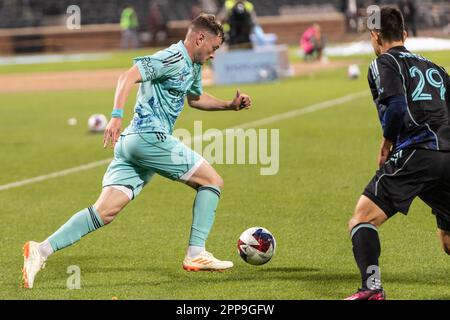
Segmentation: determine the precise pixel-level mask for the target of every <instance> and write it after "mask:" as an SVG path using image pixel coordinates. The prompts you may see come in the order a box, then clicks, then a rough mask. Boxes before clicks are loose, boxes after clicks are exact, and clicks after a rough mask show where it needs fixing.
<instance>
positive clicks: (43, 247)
mask: <svg viewBox="0 0 450 320" xmlns="http://www.w3.org/2000/svg"><path fill="white" fill-rule="evenodd" d="M38 250H39V253H40V254H41V256H42V257H43V258H44V259H46V260H47V258H48V257H49V256H50V255H51V254H52V253H53V248H52V245H51V244H50V242H49V241H48V240H44V241H42V242H41V243H39V246H38Z"/></svg>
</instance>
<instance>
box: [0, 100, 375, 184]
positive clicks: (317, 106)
mask: <svg viewBox="0 0 450 320" xmlns="http://www.w3.org/2000/svg"><path fill="white" fill-rule="evenodd" d="M367 94H368V92H367V91H361V92H357V93H353V94H349V95H346V96H343V97H340V98H336V99H332V100H328V101H324V102H319V103H316V104H312V105H310V106H307V107H304V108H300V109H296V110H292V111H287V112H283V113H280V114H277V115H274V116H270V117H267V118H263V119H260V120H256V121H251V122H246V123H243V124H240V125H237V126H234V127H232V128H231V129H237V128H242V129H245V128H253V127H260V126H262V125H266V124H269V123H274V122H277V121H281V120H286V119H291V118H294V117H299V116H302V115H304V114H308V113H312V112H315V111H319V110H322V109H327V108H330V107H334V106H338V105H341V104H343V103H345V102H349V101H352V100H355V99H357V98H360V97H363V96H366V95H367ZM228 129H230V128H228ZM225 130H226V129H224V130H222V131H223V132H225ZM200 137H201V136H198V137H197V136H196V137H194V139H195V140H197V139H199V138H200ZM112 159H113V158H108V159H104V160H100V161H95V162H91V163H87V164H84V165H81V166H78V167H73V168H69V169H65V170H61V171H56V172H53V173H50V174H46V175H42V176H38V177H34V178H30V179H25V180H20V181H16V182H12V183H8V184H4V185H0V191H3V190H8V189H13V188H17V187H21V186H24V185H27V184H32V183H36V182H40V181H44V180H48V179H52V178H57V177H62V176H66V175H69V174H72V173H76V172H81V171H85V170H89V169H92V168H96V167H100V166H102V165H105V164H107V163H109V162H111V160H112Z"/></svg>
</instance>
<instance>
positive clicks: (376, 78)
mask: <svg viewBox="0 0 450 320" xmlns="http://www.w3.org/2000/svg"><path fill="white" fill-rule="evenodd" d="M368 80H369V86H370V90H371V92H372V96H373V100H374V102H375V105H376V107H377V110H378V116H379V118H380V121H381V125H382V127H383V129H384V113H385V111H386V108H387V106H386V105H385V103H386V101H387V100H388V98H390V97H392V96H399V95H400V96H405V98H406V102H407V110H406V112H405V113H404V116H403V120H402V121H403V123H402V126H401V130H400V133H399V134H398V135H397V139H396V141H393V143H394V150H395V151H397V150H401V149H408V148H417V149H430V150H445V151H450V125H449V108H450V78H449V75H448V74H447V72H446V71H445V70H444V69H443V68H441V67H439V66H437V65H436V64H434V63H433V62H431V61H430V60H428V59H426V58H424V57H422V56H420V55H417V54H414V53H411V52H409V51H408V50H406V48H405V47H402V46H399V47H394V48H391V49H389V50H388V51H387V52H386V53H383V54H381V55H380V56H379V57H377V58H376V59H375V60H373V61H372V63H371V64H370V66H369V73H368Z"/></svg>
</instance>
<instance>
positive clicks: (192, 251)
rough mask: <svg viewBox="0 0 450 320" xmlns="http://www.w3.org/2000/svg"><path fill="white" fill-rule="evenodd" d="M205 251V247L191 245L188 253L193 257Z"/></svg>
mask: <svg viewBox="0 0 450 320" xmlns="http://www.w3.org/2000/svg"><path fill="white" fill-rule="evenodd" d="M203 251H205V247H197V246H189V247H188V252H187V255H188V257H189V258H193V257H195V256H196V255H198V254H200V253H202V252H203Z"/></svg>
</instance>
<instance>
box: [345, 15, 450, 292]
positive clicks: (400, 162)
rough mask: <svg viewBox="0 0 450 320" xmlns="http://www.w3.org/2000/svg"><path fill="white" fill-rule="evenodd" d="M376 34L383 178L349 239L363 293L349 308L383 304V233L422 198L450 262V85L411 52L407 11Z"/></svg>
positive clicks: (379, 175)
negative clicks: (375, 302) (386, 224)
mask: <svg viewBox="0 0 450 320" xmlns="http://www.w3.org/2000/svg"><path fill="white" fill-rule="evenodd" d="M379 14H380V22H381V24H380V29H373V30H371V31H370V35H371V42H372V45H373V48H374V51H375V53H376V55H377V58H376V59H375V60H374V61H373V62H372V63H371V64H370V66H369V73H368V80H369V86H370V90H371V92H372V96H373V100H374V102H375V105H376V107H377V110H378V115H379V118H380V121H381V125H382V128H383V139H382V143H381V148H380V151H379V155H378V164H379V170H378V171H377V172H376V174H375V176H374V177H373V178H372V180H371V181H370V182H369V184H368V185H367V187H366V188H365V190H364V192H363V194H362V195H361V197H360V199H359V201H358V203H357V205H356V208H355V211H354V214H353V217H352V218H351V219H350V221H349V232H350V236H351V240H352V243H353V254H354V256H355V260H356V263H357V265H358V268H359V270H360V272H361V277H362V288H361V289H359V290H358V292H356V293H355V294H353V295H351V296H349V297H348V298H347V300H384V299H385V293H384V290H383V287H382V285H381V278H380V272H379V267H378V258H379V256H380V251H381V250H380V240H379V238H378V228H379V227H380V226H381V225H382V224H383V223H384V222H385V221H386V220H387V219H388V218H389V217H392V216H393V215H395V214H396V213H397V212H401V213H403V214H405V215H406V214H407V213H408V209H409V206H410V205H411V203H412V201H413V200H414V198H416V197H419V198H420V199H422V200H423V201H424V202H425V203H426V204H427V205H429V206H430V207H431V209H432V213H433V214H434V215H435V216H436V221H437V228H438V233H439V237H440V241H441V243H442V247H443V249H444V251H445V252H446V253H447V254H450V125H449V107H450V78H449V75H448V74H447V73H446V71H445V70H444V69H443V68H441V67H439V66H438V65H436V64H434V63H433V62H431V61H429V60H428V59H426V58H424V57H422V56H420V55H417V54H414V53H411V52H409V51H408V50H407V49H406V48H405V47H404V41H405V38H406V32H405V31H404V21H403V17H402V15H401V13H400V11H399V10H398V9H396V8H392V7H383V8H381V10H380V12H379Z"/></svg>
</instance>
